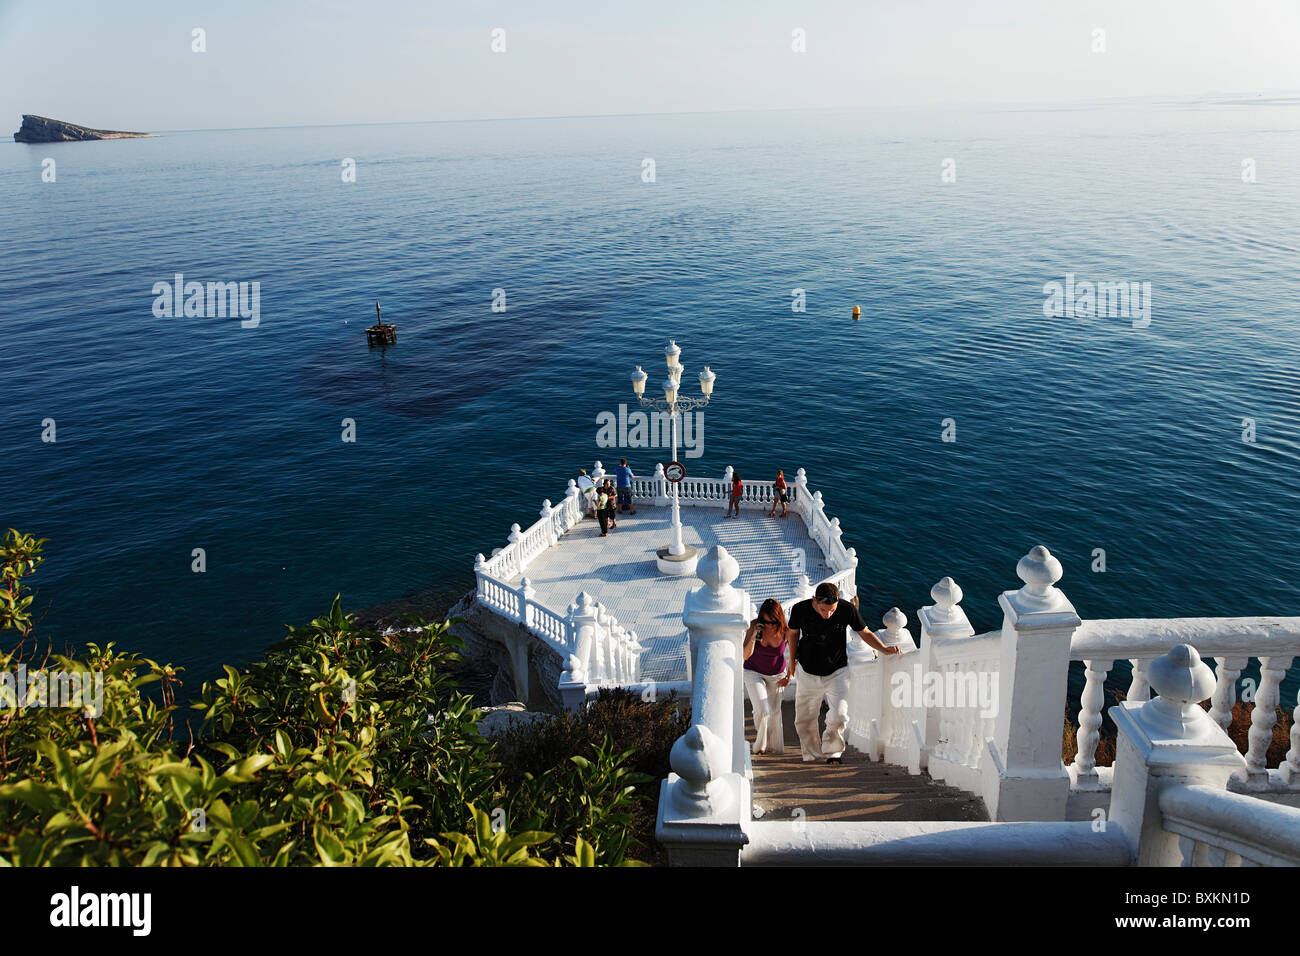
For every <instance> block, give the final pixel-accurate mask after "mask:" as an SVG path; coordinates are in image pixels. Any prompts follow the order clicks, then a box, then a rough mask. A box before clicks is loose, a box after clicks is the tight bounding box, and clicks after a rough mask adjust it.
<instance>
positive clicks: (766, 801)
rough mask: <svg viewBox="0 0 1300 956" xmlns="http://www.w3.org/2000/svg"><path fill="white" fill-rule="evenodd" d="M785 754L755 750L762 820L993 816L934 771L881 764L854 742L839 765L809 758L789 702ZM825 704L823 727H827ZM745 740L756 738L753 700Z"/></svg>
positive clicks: (786, 705)
mask: <svg viewBox="0 0 1300 956" xmlns="http://www.w3.org/2000/svg"><path fill="white" fill-rule="evenodd" d="M782 710H783V714H782V717H783V723H784V730H785V753H784V754H756V755H754V757H753V766H754V813H755V818H756V819H762V820H782V819H787V820H792V821H798V820H872V821H876V820H968V821H976V820H988V818H989V816H988V811H987V810H986V809H985V807H984V801H983V800H982V799H980V798H979V797H977V796H975V795H974V794H972V793H967V792H966V791H964V790H958V789H957V788H956V787H949V786H945V785H943V784H939V783H935V781H934V780H932V779H931V778H930V775H929V774H926V773H922V774H919V775H916V776H913V775H912V774H909V773H908V772H907V769H906V768H905V767H898V766H895V765H893V764H886V763H879V762H876V761H873V760H871V759H870V758H868V757H867V755H866V754H863V753H860V752H858V751H857V750H854V749H853V748H852V747H850V748H849V749H848V750H846V751H845V752H844V758H843V759H844V762H843V763H842V764H838V765H831V764H826V763H820V762H819V763H812V762H809V763H805V762H804V761H803V759H802V757H801V755H800V751H799V738H798V735H797V734H796V733H795V730H794V702H793V701H785V702H784V706H783V708H782ZM825 714H826V708H825V707H824V706H823V708H822V720H821V722H820V723H819V727H824V726H825ZM745 739H746V740H747V741H753V739H754V725H753V721H752V720H751V719H750V715H749V707H748V703H747V704H746V708H745Z"/></svg>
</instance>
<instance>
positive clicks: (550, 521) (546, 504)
mask: <svg viewBox="0 0 1300 956" xmlns="http://www.w3.org/2000/svg"><path fill="white" fill-rule="evenodd" d="M554 510H555V509H554V508H552V507H551V499H550V498H543V499H542V510H541V511H539V512H538V514H539V515H541V516H542V520H543V521H545V522H546V546H547V547H548V548H553V547H555V543H556V542H557V541H559V540H560V538H559V535H557V534H556V533H555V519H554V518H553V517H552V512H553V511H554Z"/></svg>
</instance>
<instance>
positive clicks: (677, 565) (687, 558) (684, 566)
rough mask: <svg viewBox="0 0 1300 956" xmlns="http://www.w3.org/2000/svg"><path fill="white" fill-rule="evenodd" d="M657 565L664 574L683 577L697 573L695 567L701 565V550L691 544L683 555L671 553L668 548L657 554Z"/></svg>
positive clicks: (661, 549) (660, 550)
mask: <svg viewBox="0 0 1300 956" xmlns="http://www.w3.org/2000/svg"><path fill="white" fill-rule="evenodd" d="M655 563H656V564H658V565H659V570H660V572H661V573H663V574H671V575H675V576H682V575H687V574H694V573H695V566H696V565H697V564H699V563H700V549H699V548H692V547H691V546H690V545H689V544H688V545H687V546H686V550H685V551H683V552H682V553H681V554H673V553H671V552H670V551H669V550H668V548H667V547H663V548H660V549H659V550H658V551H657V552H656V558H655Z"/></svg>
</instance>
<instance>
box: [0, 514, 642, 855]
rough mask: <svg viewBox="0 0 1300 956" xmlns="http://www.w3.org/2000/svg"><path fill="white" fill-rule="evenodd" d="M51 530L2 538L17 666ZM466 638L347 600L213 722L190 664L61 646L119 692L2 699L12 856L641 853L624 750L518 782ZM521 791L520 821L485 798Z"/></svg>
mask: <svg viewBox="0 0 1300 956" xmlns="http://www.w3.org/2000/svg"><path fill="white" fill-rule="evenodd" d="M43 543H44V542H43V541H37V540H35V539H33V538H31V537H30V536H23V535H19V534H17V532H13V531H11V532H10V533H9V535H8V536H6V538H5V539H4V541H3V542H0V633H3V634H4V635H5V637H6V638H8V637H9V636H10V635H11V634H16V635H17V641H16V642H15V643H14V645H13V647H12V648H11V649H10V650H8V651H3V652H0V671H12V670H14V669H16V668H17V666H18V665H19V664H20V663H30V664H33V665H34V664H36V655H35V654H34V651H33V648H32V645H31V643H30V638H31V637H32V622H31V618H30V604H31V597H30V596H28V595H26V594H25V593H24V589H23V586H22V578H23V576H24V575H25V574H27V573H30V572H31V571H33V570H35V569H36V568H37V567H38V566H39V564H40V562H41V560H42V558H41V556H40V553H41V550H42V545H43ZM457 646H458V641H457V640H456V639H455V638H454V637H453V636H452V635H450V634H449V633H448V630H447V624H445V623H440V624H423V623H420V622H418V621H415V622H413V625H412V626H411V627H410V628H407V629H405V630H404V631H399V632H395V633H389V634H381V633H377V632H375V631H373V630H370V629H367V628H364V627H361V626H359V625H358V624H357V623H356V621H355V619H354V618H352V617H351V616H349V615H345V614H344V613H343V611H342V609H341V606H340V602H339V599H338V598H337V597H336V598H335V600H334V603H333V606H332V607H331V609H330V612H329V614H328V615H326V616H325V617H322V618H318V619H316V620H314V621H312V622H311V623H310V624H309V625H307V626H306V627H300V628H290V629H289V635H288V638H287V639H286V640H285V641H283V642H281V643H280V644H277V645H275V646H274V647H272V648H271V649H269V650H268V651H267V653H266V655H265V658H264V660H262V661H261V662H259V663H256V664H253V665H252V666H251V667H248V668H246V669H243V670H237V669H236V668H234V667H229V666H227V667H225V668H224V671H225V676H224V677H222V678H220V679H217V680H214V681H209V682H205V683H204V684H203V686H202V687H201V689H200V691H199V694H198V700H197V702H196V703H194V704H193V705H192V707H193V709H194V710H197V711H199V712H201V720H200V725H199V727H198V732H197V735H196V734H195V733H194V732H193V728H191V727H190V726H189V721H187V720H181V719H179V718H182V717H183V712H182V711H181V710H180V709H179V708H178V705H177V703H176V687H177V686H179V683H180V678H179V672H178V670H177V669H175V668H172V667H169V666H164V665H159V664H158V663H156V662H154V661H151V660H148V659H146V658H142V657H136V656H133V655H129V654H123V653H120V652H118V651H116V650H115V649H114V647H113V645H109V646H108V647H106V648H102V649H101V648H99V647H97V646H95V645H93V644H92V645H88V648H87V653H86V654H85V655H83V656H82V657H81V658H70V657H63V656H59V655H47V656H46V659H45V660H44V661H43V662H42V663H44V664H53V665H54V666H56V667H58V668H59V669H61V670H64V671H69V672H72V671H88V672H91V673H93V674H96V675H99V676H102V678H103V699H102V707H47V706H21V705H19V704H20V703H22V704H25V703H27V702H26V701H24V702H18V701H14V702H13V703H14V704H15V705H14V706H5V705H2V704H0V864H2V863H10V864H15V865H28V866H30V865H60V866H77V865H146V866H148V865H190V866H195V865H232V866H240V865H248V866H256V865H276V866H287V865H322V864H323V865H327V866H328V865H420V864H426V863H427V864H435V865H436V864H445V865H453V866H460V865H474V866H482V865H520V864H522V865H550V864H554V865H595V864H598V863H609V864H617V863H622V862H624V860H625V853H626V850H627V847H628V845H629V844H628V841H627V840H620V839H619V838H618V836H617V835H616V834H617V833H618V832H623V831H625V830H626V826H625V822H626V819H627V817H628V814H629V813H630V812H631V811H630V809H629V808H630V807H632V806H633V805H634V804H635V802H636V799H637V798H636V797H635V796H634V794H633V791H632V789H631V788H632V787H633V786H634V785H635V784H637V783H641V782H642V781H641V779H640V777H638V776H636V775H635V774H634V772H633V771H632V770H631V769H630V768H629V767H626V766H624V764H623V758H624V756H625V755H624V754H622V753H619V752H615V751H614V750H613V749H612V748H611V746H610V745H608V744H602V745H601V746H599V747H596V748H594V752H593V755H592V757H591V758H590V759H588V758H586V757H582V756H579V757H577V759H575V760H571V761H567V763H565V764H564V766H563V767H562V768H561V769H560V770H559V771H558V772H557V771H552V772H549V773H544V774H541V775H539V776H537V777H536V778H535V780H533V781H532V782H531V783H530V784H529V785H527V786H522V787H515V786H514V785H513V784H514V778H513V777H507V776H506V775H504V774H503V772H502V766H501V764H500V763H498V762H497V761H496V760H495V759H494V745H493V744H492V743H491V742H490V741H488V740H486V739H484V738H483V737H482V736H480V735H479V733H478V731H477V728H476V721H477V719H478V718H479V716H480V715H479V712H478V711H477V710H475V709H474V708H473V707H472V706H471V702H470V699H469V698H468V697H466V696H465V695H463V694H460V693H458V692H457V691H456V689H455V687H454V685H453V683H452V682H451V681H450V680H449V678H448V677H447V676H446V674H445V673H444V671H445V669H446V667H447V665H448V664H449V663H451V662H453V661H455V660H457V659H458V655H457V652H456V648H457ZM152 683H157V684H159V685H160V693H159V694H158V695H155V696H157V697H159V699H157V700H155V699H152V698H150V697H149V696H147V695H145V694H143V693H142V692H141V689H142V688H144V687H147V686H148V685H149V684H152ZM178 724H180V725H181V726H178ZM575 747H577V744H576V742H575ZM576 753H577V751H576V750H575V751H571V752H570V754H569V755H568V756H570V757H572V756H574V755H575V754H576ZM508 801H514V802H515V803H516V804H517V805H518V807H519V812H518V814H516V815H515V816H514V817H513V818H514V819H520V820H522V819H527V820H528V821H529V828H528V829H527V830H524V831H523V832H516V833H515V835H514V836H511V835H510V833H508V832H506V830H505V829H504V828H502V827H500V826H497V825H495V823H494V821H492V820H491V819H490V818H489V817H488V816H487V815H486V814H485V813H484V812H483V811H482V810H479V809H477V808H478V807H481V806H494V807H495V806H502V805H503V804H505V803H506V802H508ZM584 833H585V834H589V835H590V839H586V838H584V836H583V834H584ZM597 841H598V842H597Z"/></svg>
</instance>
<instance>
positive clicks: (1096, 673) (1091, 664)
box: [1074, 660, 1115, 790]
mask: <svg viewBox="0 0 1300 956" xmlns="http://www.w3.org/2000/svg"><path fill="white" fill-rule="evenodd" d="M1114 663H1115V662H1114V661H1099V660H1088V661H1084V662H1083V666H1084V675H1085V680H1084V685H1083V698H1082V700H1081V701H1080V708H1079V730H1078V733H1076V734H1075V741H1076V745H1077V749H1076V752H1075V756H1074V786H1075V789H1078V790H1097V789H1100V788H1101V779H1100V778H1099V777H1098V775H1097V744H1098V742H1099V741H1100V740H1101V733H1100V730H1101V715H1102V711H1103V710H1104V708H1105V705H1106V696H1105V689H1106V675H1107V674H1109V673H1110V669H1111V667H1112V666H1114Z"/></svg>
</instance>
